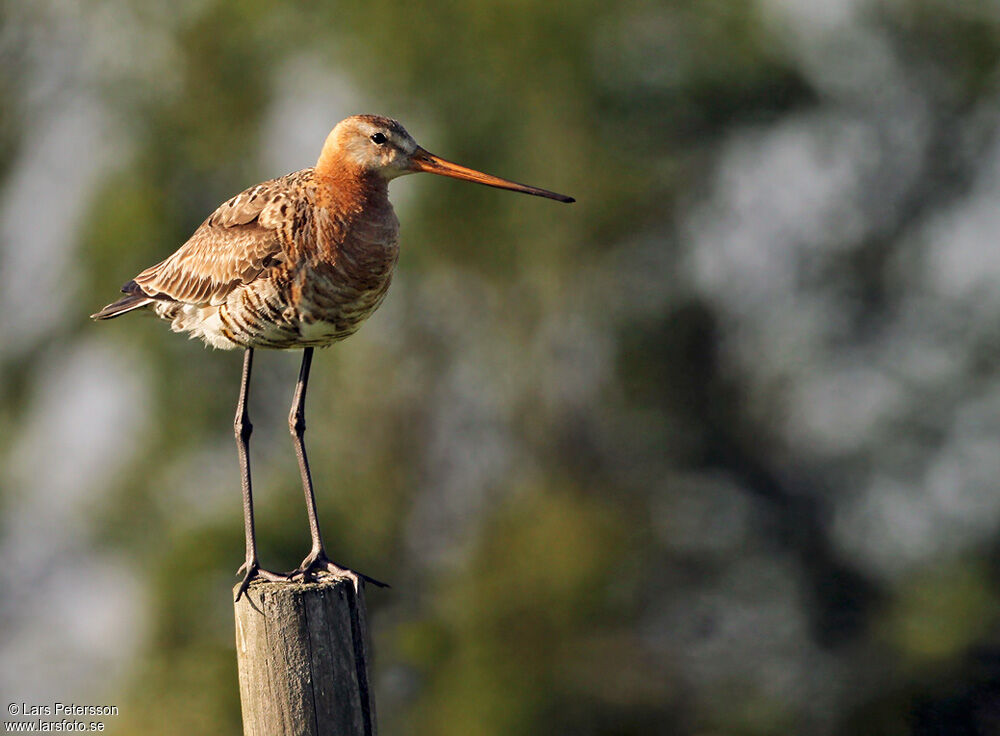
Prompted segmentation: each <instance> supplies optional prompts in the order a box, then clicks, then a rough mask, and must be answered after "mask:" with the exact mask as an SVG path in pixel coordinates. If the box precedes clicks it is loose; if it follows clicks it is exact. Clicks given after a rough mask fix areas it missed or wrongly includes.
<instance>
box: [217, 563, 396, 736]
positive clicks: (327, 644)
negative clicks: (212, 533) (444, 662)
mask: <svg viewBox="0 0 1000 736" xmlns="http://www.w3.org/2000/svg"><path fill="white" fill-rule="evenodd" d="M235 608H236V657H237V661H238V664H239V673H240V700H241V701H242V704H243V733H244V734H245V736H293V735H294V736H325V735H327V734H330V735H331V736H332V735H333V734H336V735H337V736H374V734H375V730H376V729H375V703H374V699H373V697H372V692H371V688H370V686H369V679H368V674H369V673H368V630H367V623H366V621H365V601H364V589H363V588H362V590H361V591H359V592H358V593H355V591H354V585H353V584H352V583H351V582H350V581H347V580H332V581H329V582H326V581H324V582H320V583H308V584H301V583H270V582H259V583H256V582H255V583H254V584H253V585H251V586H250V588H249V590H248V591H247V593H246V594H245V595H244V596H243V597H242V598H241V599H240V600H239V601H238V602H237V603H236V605H235Z"/></svg>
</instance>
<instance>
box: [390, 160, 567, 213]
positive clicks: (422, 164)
mask: <svg viewBox="0 0 1000 736" xmlns="http://www.w3.org/2000/svg"><path fill="white" fill-rule="evenodd" d="M410 163H411V164H412V166H413V170H414V171H426V172H427V173H429V174H440V175H441V176H450V177H451V178H452V179H462V180H463V181H472V182H475V183H476V184H485V185H486V186H488V187H497V188H498V189H509V190H511V191H512V192H523V193H524V194H533V195H535V196H536V197H548V198H549V199H554V200H556V201H558V202H575V201H576V200H575V199H573V198H572V197H567V196H566V195H565V194H558V193H556V192H550V191H549V190H548V189H539V188H538V187H532V186H528V185H527V184H518V183H517V182H516V181H510V180H508V179H501V178H500V177H499V176H493V175H491V174H484V173H483V172H482V171H476V170H475V169H470V168H468V167H465V166H461V165H459V164H454V163H452V162H451V161H446V160H445V159H443V158H441V157H440V156H435V155H434V154H433V153H428V152H427V151H425V150H424V149H423V148H418V149H417V150H416V151H414V152H413V154H412V155H411V156H410Z"/></svg>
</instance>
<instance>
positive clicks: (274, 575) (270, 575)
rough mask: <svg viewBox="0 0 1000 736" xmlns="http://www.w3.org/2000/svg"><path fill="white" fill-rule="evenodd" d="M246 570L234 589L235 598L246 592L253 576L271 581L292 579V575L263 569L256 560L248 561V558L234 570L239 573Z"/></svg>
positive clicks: (237, 598)
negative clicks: (238, 584)
mask: <svg viewBox="0 0 1000 736" xmlns="http://www.w3.org/2000/svg"><path fill="white" fill-rule="evenodd" d="M244 570H246V575H245V576H244V577H243V582H242V583H240V587H239V590H237V591H236V600H237V601H239V599H240V598H241V597H242V596H243V594H244V593H246V592H247V588H249V587H250V583H251V582H252V581H253V579H254V578H263V579H264V580H269V581H270V582H272V583H277V582H281V581H288V580H291V579H292V576H291V575H290V574H289V575H286V574H284V573H279V572H271V571H270V570H265V569H263V568H262V567H260V565H258V564H257V563H256V562H250V561H249V560H248V561H246V562H244V563H243V564H242V565H240V569H239V570H237V571H236V574H237V575H239V574H240V573H241V572H243V571H244Z"/></svg>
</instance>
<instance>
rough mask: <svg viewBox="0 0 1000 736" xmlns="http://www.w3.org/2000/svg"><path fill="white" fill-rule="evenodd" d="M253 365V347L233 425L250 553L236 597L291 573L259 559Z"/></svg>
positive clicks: (246, 362) (246, 358) (247, 355)
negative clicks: (250, 407)
mask: <svg viewBox="0 0 1000 736" xmlns="http://www.w3.org/2000/svg"><path fill="white" fill-rule="evenodd" d="M252 367H253V348H247V350H246V353H245V354H244V356H243V380H242V381H241V382H240V399H239V401H238V402H237V404H236V419H235V420H234V421H233V428H234V429H235V431H236V451H237V453H238V454H239V456H240V477H241V480H242V483H243V522H244V524H245V528H246V542H247V557H246V561H245V562H244V563H243V565H242V566H241V567H240V569H239V570H237V571H236V574H237V575H239V574H240V573H241V572H244V571H246V576H245V577H244V578H243V582H242V583H240V589H239V590H238V591H237V592H236V600H239V599H240V596H242V595H243V593H245V592H246V589H247V587H248V586H249V585H250V581H251V580H253V579H254V578H255V577H261V578H264V579H265V580H287V579H288V576H287V575H279V574H278V573H274V572H271V571H269V570H262V569H261V567H260V565H259V564H258V563H257V537H256V534H255V533H254V525H253V493H252V491H251V487H250V434H251V433H252V432H253V425H252V424H250V414H249V412H248V411H247V402H248V400H249V398H250V369H251V368H252Z"/></svg>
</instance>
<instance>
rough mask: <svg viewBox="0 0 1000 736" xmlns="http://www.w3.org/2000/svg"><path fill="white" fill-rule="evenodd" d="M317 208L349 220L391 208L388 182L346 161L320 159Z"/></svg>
mask: <svg viewBox="0 0 1000 736" xmlns="http://www.w3.org/2000/svg"><path fill="white" fill-rule="evenodd" d="M315 172H316V174H315V176H316V183H317V184H318V185H319V186H318V191H317V204H318V205H319V206H320V207H325V208H327V209H330V210H333V211H336V212H340V213H342V214H344V215H347V216H350V215H352V214H360V213H361V212H363V211H365V210H369V209H372V208H375V209H381V208H382V207H383V206H387V205H388V204H389V187H388V184H389V182H388V181H387V180H386V179H385V178H384V177H382V176H380V175H379V174H377V173H374V172H370V171H365V170H364V169H362V168H360V167H358V166H354V165H351V164H349V163H347V162H344V161H343V160H337V161H334V160H329V159H327V158H326V157H321V158H320V160H319V161H318V162H317V164H316V169H315Z"/></svg>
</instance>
